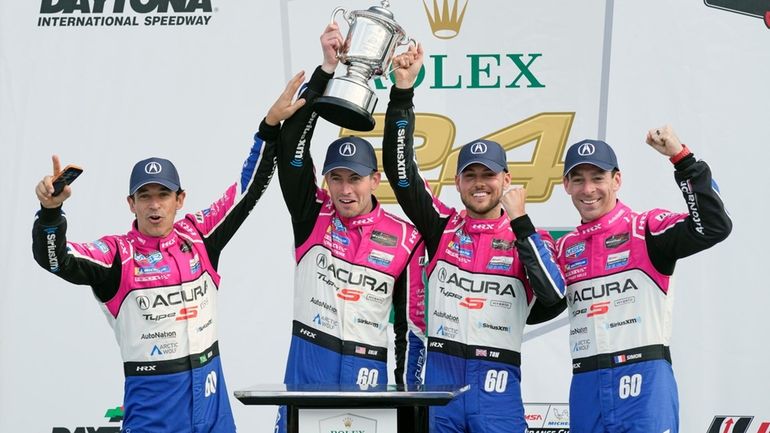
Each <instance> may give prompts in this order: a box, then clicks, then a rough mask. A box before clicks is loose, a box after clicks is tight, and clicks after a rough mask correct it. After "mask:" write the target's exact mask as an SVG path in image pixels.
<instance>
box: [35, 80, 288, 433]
mask: <svg viewBox="0 0 770 433" xmlns="http://www.w3.org/2000/svg"><path fill="white" fill-rule="evenodd" d="M301 83H302V80H301V76H300V75H298V76H296V77H295V78H294V79H293V80H292V81H290V82H289V85H287V88H286V89H285V91H284V93H283V94H282V95H281V97H280V98H279V99H278V101H276V103H275V104H274V105H273V106H272V107H271V109H270V111H269V112H268V115H267V117H266V118H265V119H264V120H263V121H262V123H261V125H260V130H259V132H258V133H257V134H256V135H255V137H254V144H253V146H252V147H251V150H250V153H249V155H248V157H247V159H246V162H245V163H244V165H243V168H242V170H241V173H240V175H239V178H238V181H237V182H235V183H233V184H232V185H230V187H229V188H227V190H226V191H225V193H224V195H223V196H222V197H220V198H219V200H217V201H215V202H214V203H213V204H212V205H211V206H210V207H208V208H207V209H204V210H202V211H200V212H196V213H194V214H187V215H186V216H185V217H184V218H182V219H180V220H178V221H176V222H174V219H175V216H176V213H177V211H178V210H180V209H182V207H183V205H184V200H185V196H186V192H185V191H184V190H183V189H182V187H181V183H180V181H179V175H178V173H177V170H176V167H175V166H174V164H172V163H171V161H169V160H167V159H163V158H154V157H153V158H148V159H145V160H142V161H139V162H137V163H136V165H135V166H134V168H133V170H132V172H131V178H130V182H129V190H128V193H129V195H128V198H127V201H128V206H129V208H130V210H131V212H132V213H133V214H134V215H135V217H136V219H135V220H134V223H133V224H132V227H131V230H130V231H129V232H128V233H127V234H124V235H109V236H103V237H101V238H99V239H98V240H95V241H93V242H89V243H74V242H68V241H67V239H66V231H67V220H66V218H65V216H64V212H63V210H62V203H63V202H64V201H65V200H67V199H68V198H69V197H70V195H71V193H72V188H71V186H66V187H65V188H64V190H63V191H62V193H61V194H59V195H57V196H53V192H54V187H53V184H52V176H46V177H44V178H43V179H42V180H41V181H40V182H39V183H38V184H37V187H36V189H35V193H36V194H37V198H38V199H39V200H40V205H41V209H40V211H39V212H38V214H37V218H36V219H35V222H34V225H33V228H32V251H33V254H34V257H35V260H36V261H37V262H38V264H39V265H40V266H41V267H43V268H44V269H46V270H48V271H49V272H51V273H53V274H54V275H56V276H58V277H60V278H62V279H64V280H66V281H69V282H71V283H74V284H82V285H89V286H91V288H92V290H93V293H94V295H95V296H96V298H97V299H98V301H99V302H100V305H101V307H102V310H103V311H104V313H105V315H106V317H107V321H108V322H109V324H110V326H112V328H113V331H114V333H115V338H116V339H117V342H118V345H119V346H120V352H121V356H122V358H123V370H124V373H125V389H124V393H125V395H124V400H123V406H124V410H125V417H124V419H123V430H122V431H126V432H128V431H131V432H196V433H198V432H201V433H202V432H234V431H235V424H234V421H233V416H232V412H231V409H230V403H229V396H228V393H227V388H226V386H225V381H224V377H223V376H222V365H221V361H220V356H219V344H218V337H217V326H218V317H217V296H218V289H219V281H220V276H219V274H218V273H217V268H218V265H219V258H220V254H221V252H222V249H223V248H224V247H225V245H226V244H227V243H228V241H229V240H230V238H232V236H233V235H234V234H235V232H236V230H237V229H238V228H239V227H240V226H241V224H242V223H243V221H244V220H245V219H246V217H247V216H248V215H249V213H250V212H251V210H252V208H253V207H254V205H255V204H256V203H257V201H258V200H259V199H260V197H261V196H262V193H263V192H264V191H265V188H267V185H268V183H269V182H270V178H271V177H272V175H273V172H274V170H275V146H274V144H273V143H274V141H275V140H276V139H277V135H278V130H279V128H280V126H279V124H280V121H281V120H282V119H285V118H286V117H288V116H290V115H291V114H292V113H293V112H294V111H295V110H296V109H297V108H299V107H300V106H301V104H296V103H292V102H291V99H292V95H293V94H294V92H296V90H297V89H298V88H299V85H300V84H301ZM59 169H60V163H59V158H58V157H57V156H54V157H53V171H54V175H56V174H58V172H59Z"/></svg>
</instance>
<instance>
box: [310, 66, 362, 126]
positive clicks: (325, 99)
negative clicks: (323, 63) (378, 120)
mask: <svg viewBox="0 0 770 433" xmlns="http://www.w3.org/2000/svg"><path fill="white" fill-rule="evenodd" d="M375 105H377V96H375V94H374V92H373V91H372V90H371V89H370V88H369V87H368V86H366V85H362V84H360V83H358V82H356V81H353V80H350V79H347V78H346V77H341V78H335V79H332V80H331V82H330V83H329V84H328V85H327V87H326V91H325V92H324V95H323V96H321V97H319V98H318V99H316V100H315V101H314V102H313V110H315V112H316V113H318V115H319V116H321V117H323V118H324V119H326V120H328V121H329V122H331V123H333V124H335V125H338V126H341V127H343V128H348V129H352V130H354V131H371V130H372V129H374V117H372V113H373V112H374V107H375Z"/></svg>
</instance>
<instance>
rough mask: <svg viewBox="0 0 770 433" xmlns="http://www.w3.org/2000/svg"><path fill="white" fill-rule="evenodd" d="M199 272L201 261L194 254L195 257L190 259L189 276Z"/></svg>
mask: <svg viewBox="0 0 770 433" xmlns="http://www.w3.org/2000/svg"><path fill="white" fill-rule="evenodd" d="M200 270H201V261H200V258H198V254H197V253H196V254H195V257H193V258H192V259H190V273H191V274H197V273H198V272H200Z"/></svg>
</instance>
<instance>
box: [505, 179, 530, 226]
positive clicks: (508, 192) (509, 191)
mask: <svg viewBox="0 0 770 433" xmlns="http://www.w3.org/2000/svg"><path fill="white" fill-rule="evenodd" d="M526 202H527V190H526V189H524V188H520V187H516V186H511V185H509V186H507V187H506V188H505V189H503V196H502V197H500V204H502V205H503V209H505V213H507V214H508V218H510V219H511V220H514V219H516V218H518V217H520V216H523V215H525V214H526V213H527V212H526V211H525V210H524V204H525V203H526Z"/></svg>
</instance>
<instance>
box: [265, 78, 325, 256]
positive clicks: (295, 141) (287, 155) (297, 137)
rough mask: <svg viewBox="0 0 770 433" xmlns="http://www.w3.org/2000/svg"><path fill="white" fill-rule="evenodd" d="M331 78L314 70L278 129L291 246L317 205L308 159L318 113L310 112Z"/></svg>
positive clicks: (303, 235) (306, 230)
mask: <svg viewBox="0 0 770 433" xmlns="http://www.w3.org/2000/svg"><path fill="white" fill-rule="evenodd" d="M332 77H333V74H327V73H326V72H324V71H323V69H321V67H320V66H319V67H317V68H316V70H315V72H313V76H312V77H311V78H310V82H309V83H308V85H307V86H306V87H305V89H304V90H303V91H302V94H301V95H300V98H304V99H305V100H307V102H306V103H305V105H304V106H303V107H302V108H300V109H299V110H297V112H296V113H294V115H293V116H291V117H290V118H288V119H286V120H285V121H284V123H283V128H281V135H280V139H279V144H278V181H279V182H280V184H281V193H282V194H283V200H284V202H286V207H287V208H288V209H289V214H290V215H291V222H292V227H293V229H294V244H295V246H298V245H301V244H302V243H303V242H305V240H307V238H308V236H310V233H311V231H312V230H313V226H314V225H315V221H316V218H317V217H318V213H319V212H320V211H321V204H322V203H320V202H319V201H318V200H316V193H317V191H318V187H317V185H316V180H315V168H314V166H313V159H312V157H311V156H310V140H311V139H312V137H313V131H314V130H315V125H316V121H317V120H318V114H317V113H316V112H315V111H313V107H312V105H313V101H314V100H315V99H316V98H318V97H319V96H321V95H323V92H324V90H325V89H326V84H327V83H328V82H329V80H330V79H331V78H332Z"/></svg>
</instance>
